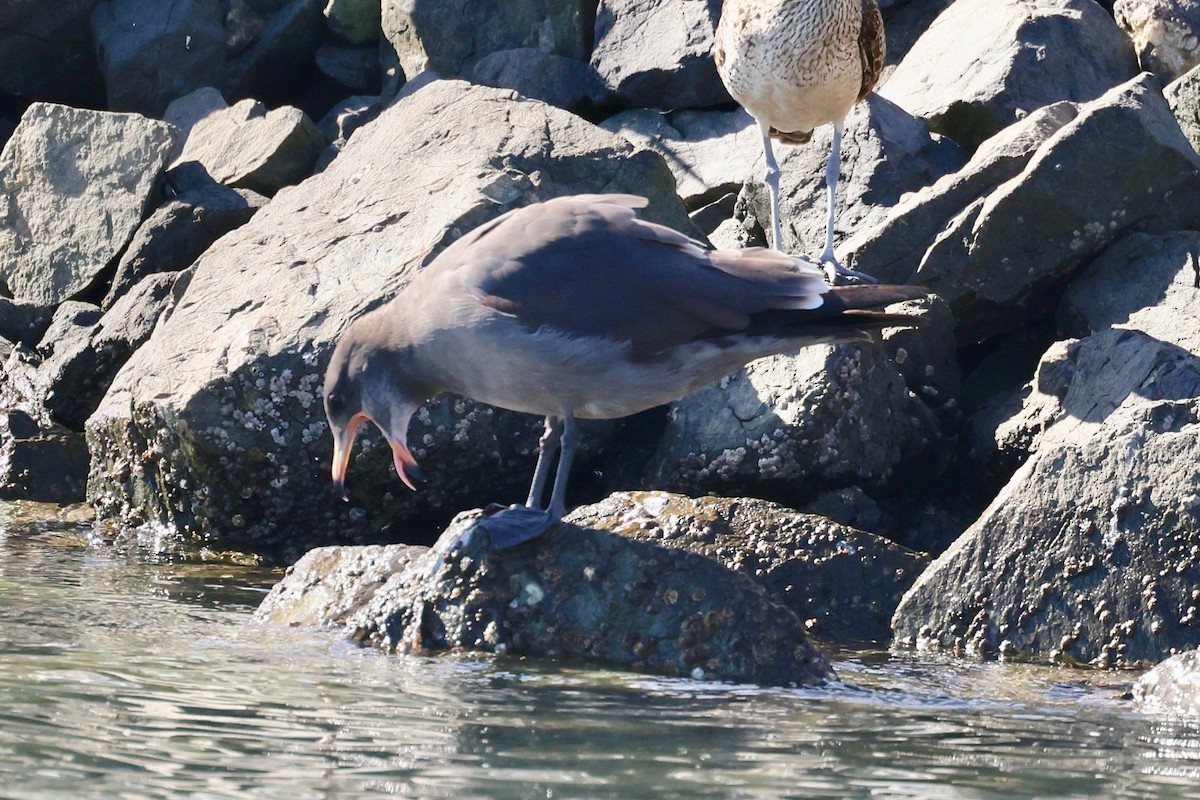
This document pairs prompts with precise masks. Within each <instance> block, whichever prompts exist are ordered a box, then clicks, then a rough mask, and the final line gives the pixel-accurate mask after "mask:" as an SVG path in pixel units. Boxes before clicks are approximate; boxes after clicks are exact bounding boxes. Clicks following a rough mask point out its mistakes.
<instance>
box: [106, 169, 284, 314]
mask: <svg viewBox="0 0 1200 800" xmlns="http://www.w3.org/2000/svg"><path fill="white" fill-rule="evenodd" d="M266 203H267V199H266V198H265V197H263V196H262V195H259V194H256V193H255V192H251V191H249V190H248V189H230V188H229V187H227V186H222V185H220V184H218V183H215V182H213V181H211V180H209V181H207V182H206V184H202V185H200V186H197V187H195V188H188V189H185V190H184V191H182V192H180V193H179V194H178V195H176V196H175V197H174V198H172V199H171V200H168V201H167V202H166V203H163V204H162V205H161V206H159V207H158V208H157V209H155V211H154V213H153V214H151V215H150V216H149V217H147V218H146V221H145V222H143V223H142V224H141V227H139V228H138V229H137V232H136V233H134V235H133V239H131V240H130V242H129V246H128V247H126V248H125V252H124V253H122V254H121V260H120V261H118V262H117V271H116V274H114V275H113V279H112V282H111V283H110V284H109V289H108V293H107V294H106V295H105V297H104V301H103V302H102V303H101V304H100V306H101V308H103V309H105V310H106V311H107V310H108V309H109V308H111V307H112V306H113V304H114V303H116V302H117V300H119V299H120V298H121V297H122V296H124V295H125V293H126V292H128V291H129V290H130V289H132V288H133V287H134V285H135V284H137V283H138V282H139V281H141V280H142V279H143V278H145V277H146V276H147V275H151V274H154V273H157V272H178V271H180V270H184V269H187V268H188V267H190V266H191V265H192V262H194V261H195V260H196V259H197V258H199V256H200V254H201V253H203V252H204V251H205V250H207V249H208V248H209V247H210V246H212V243H213V242H215V241H216V240H217V239H220V238H221V237H222V236H224V235H225V234H227V233H229V232H230V231H231V230H234V229H235V228H238V227H240V226H241V225H244V224H245V223H246V222H248V221H249V219H250V218H251V217H252V216H254V214H255V212H257V211H258V210H259V209H260V208H262V207H263V206H264V205H266Z"/></svg>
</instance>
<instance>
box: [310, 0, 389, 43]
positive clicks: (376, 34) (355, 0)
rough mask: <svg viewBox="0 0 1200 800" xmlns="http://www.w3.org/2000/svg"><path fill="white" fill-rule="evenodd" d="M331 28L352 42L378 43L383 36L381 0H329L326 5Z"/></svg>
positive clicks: (325, 11) (325, 10)
mask: <svg viewBox="0 0 1200 800" xmlns="http://www.w3.org/2000/svg"><path fill="white" fill-rule="evenodd" d="M323 13H324V14H325V19H326V20H328V23H329V30H331V31H333V32H334V33H336V34H337V35H338V36H340V37H342V38H343V39H345V40H346V41H347V42H350V43H351V44H369V45H377V44H378V43H379V39H380V37H381V36H382V29H381V28H380V21H379V19H380V2H379V0H329V2H328V4H327V5H326V6H325V9H324V12H323Z"/></svg>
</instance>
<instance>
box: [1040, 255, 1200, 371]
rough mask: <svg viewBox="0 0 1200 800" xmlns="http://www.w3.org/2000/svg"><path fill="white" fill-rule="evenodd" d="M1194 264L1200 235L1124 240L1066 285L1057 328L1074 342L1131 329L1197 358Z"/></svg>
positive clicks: (1198, 296)
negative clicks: (1109, 330) (1099, 334)
mask: <svg viewBox="0 0 1200 800" xmlns="http://www.w3.org/2000/svg"><path fill="white" fill-rule="evenodd" d="M1197 258H1200V232H1196V231H1175V232H1172V233H1167V234H1162V235H1158V236H1154V235H1150V234H1146V233H1131V234H1129V235H1128V236H1126V237H1125V238H1123V239H1121V240H1120V241H1118V242H1116V243H1114V244H1113V245H1112V246H1111V247H1109V248H1108V249H1107V250H1105V251H1104V252H1103V253H1102V254H1101V255H1100V257H1099V258H1097V259H1096V260H1095V261H1093V262H1092V263H1091V264H1089V265H1088V266H1087V268H1086V269H1085V270H1083V272H1081V273H1080V274H1079V276H1078V277H1077V278H1075V279H1074V280H1073V281H1071V284H1070V286H1068V287H1067V292H1066V294H1065V295H1064V296H1063V300H1062V305H1061V307H1060V309H1059V326H1060V328H1061V329H1062V330H1063V332H1064V333H1066V334H1067V335H1069V336H1076V337H1083V336H1087V335H1088V334H1090V333H1095V332H1097V331H1102V330H1105V329H1106V328H1111V327H1121V328H1134V329H1137V330H1140V331H1145V332H1146V333H1148V334H1150V335H1151V336H1153V337H1155V338H1157V339H1160V340H1162V341H1164V342H1170V343H1171V344H1174V345H1177V346H1179V347H1182V348H1184V349H1185V350H1189V351H1191V352H1192V353H1195V354H1196V355H1200V293H1198V292H1197V290H1196V281H1197V279H1198V277H1200V271H1198V270H1200V266H1198V264H1197V261H1196V259H1197Z"/></svg>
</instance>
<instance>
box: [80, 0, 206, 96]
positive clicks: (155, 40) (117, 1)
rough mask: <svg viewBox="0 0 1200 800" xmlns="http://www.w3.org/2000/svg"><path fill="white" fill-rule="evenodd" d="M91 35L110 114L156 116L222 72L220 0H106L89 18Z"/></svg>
mask: <svg viewBox="0 0 1200 800" xmlns="http://www.w3.org/2000/svg"><path fill="white" fill-rule="evenodd" d="M92 33H93V35H94V36H95V38H96V49H97V51H98V53H99V58H100V64H101V66H102V67H103V69H104V85H105V86H106V87H107V89H108V108H110V109H111V110H113V111H136V112H137V113H139V114H144V115H146V116H149V117H158V116H161V115H162V112H163V110H164V109H166V107H167V105H168V104H169V103H170V102H171V101H172V100H175V99H176V98H179V97H182V96H184V95H185V94H188V93H189V92H192V91H194V90H196V89H199V88H201V87H203V86H210V85H214V84H216V83H219V82H220V80H221V74H222V71H223V70H224V68H225V31H224V29H223V28H222V26H221V3H220V0H182V2H180V1H179V0H176V2H171V3H163V2H160V1H159V0H109V2H104V3H100V4H99V5H98V6H96V9H95V11H94V12H93V13H92Z"/></svg>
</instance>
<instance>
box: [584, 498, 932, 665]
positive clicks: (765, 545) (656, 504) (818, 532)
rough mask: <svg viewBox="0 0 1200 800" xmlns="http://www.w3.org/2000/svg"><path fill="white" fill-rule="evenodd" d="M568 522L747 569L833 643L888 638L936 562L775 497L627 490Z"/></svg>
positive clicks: (810, 630)
mask: <svg viewBox="0 0 1200 800" xmlns="http://www.w3.org/2000/svg"><path fill="white" fill-rule="evenodd" d="M567 519H568V521H570V522H571V523H573V524H575V525H581V526H583V527H590V528H604V529H605V530H611V531H613V532H615V533H619V534H621V535H622V536H625V537H627V538H629V539H636V540H638V541H643V542H651V543H654V544H658V545H662V546H664V547H672V548H678V549H680V550H687V551H689V552H692V553H697V554H699V555H702V556H705V557H706V558H709V559H712V560H713V561H716V562H717V563H718V564H723V565H725V566H726V567H728V568H729V569H731V570H735V571H738V572H744V573H746V574H747V575H750V576H751V577H753V578H754V579H755V580H757V581H758V582H759V583H761V584H762V585H763V586H764V587H765V588H766V589H767V590H768V591H769V592H770V593H771V594H772V596H773V597H775V598H777V600H778V601H779V602H781V603H783V605H785V606H787V607H788V608H789V609H791V610H792V611H793V612H794V613H795V614H796V615H797V616H798V617H800V619H801V620H804V623H805V629H806V630H807V631H808V633H809V635H811V636H813V637H815V638H817V639H820V640H823V641H837V642H843V643H844V642H849V641H855V642H866V641H874V642H884V643H886V642H887V641H888V639H889V638H890V636H891V624H890V623H891V618H892V613H893V612H894V611H895V610H896V605H897V604H898V603H899V602H900V597H901V595H903V594H904V592H905V591H906V590H907V589H908V587H909V586H911V585H912V583H913V581H915V580H916V579H917V576H918V575H919V574H920V573H921V571H922V570H923V569H924V568H925V566H926V564H928V563H929V557H928V556H926V555H924V554H921V553H914V552H913V551H911V550H908V549H907V548H904V547H901V546H900V545H898V544H894V543H893V542H889V541H888V540H887V539H884V538H882V537H879V536H875V535H873V534H870V533H865V532H863V531H860V530H855V529H854V528H849V527H846V526H845V525H839V524H838V523H836V522H833V521H832V520H829V519H825V518H824V517H818V516H814V515H812V514H801V513H798V512H796V511H793V510H791V509H788V508H784V507H783V506H780V505H776V504H775V503H769V502H767V501H765V500H752V499H741V498H738V499H730V498H717V497H702V498H698V499H692V498H689V497H684V496H683V495H678V494H669V493H667V492H618V493H616V494H613V495H610V496H609V497H607V498H606V499H604V500H603V501H601V502H599V503H595V504H593V505H588V506H582V507H580V508H577V509H575V510H574V511H573V512H571V514H570V515H569V516H568V517H567Z"/></svg>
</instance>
